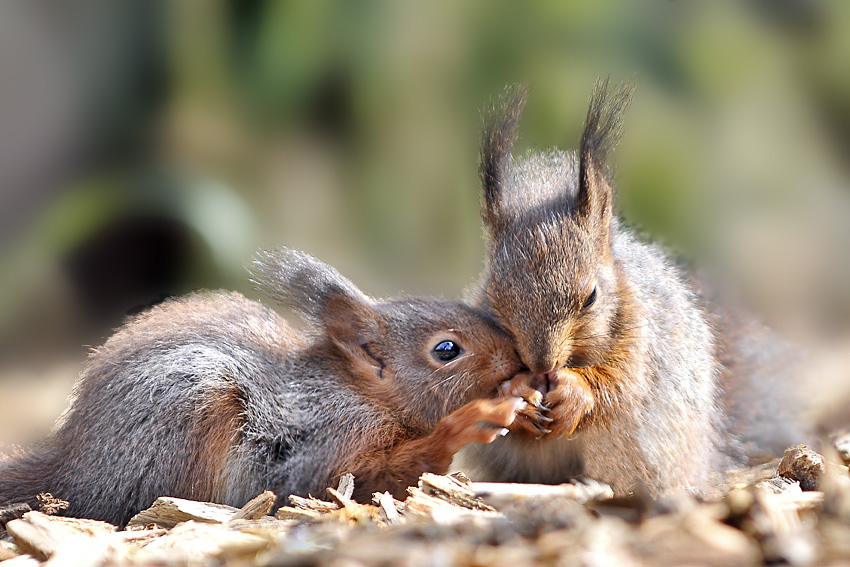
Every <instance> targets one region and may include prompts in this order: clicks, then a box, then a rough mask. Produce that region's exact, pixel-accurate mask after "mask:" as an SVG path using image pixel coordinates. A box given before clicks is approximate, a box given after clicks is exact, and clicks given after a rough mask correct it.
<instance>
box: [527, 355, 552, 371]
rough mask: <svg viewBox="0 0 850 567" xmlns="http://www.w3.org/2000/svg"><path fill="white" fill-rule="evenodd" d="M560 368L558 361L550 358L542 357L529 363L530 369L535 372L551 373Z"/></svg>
mask: <svg viewBox="0 0 850 567" xmlns="http://www.w3.org/2000/svg"><path fill="white" fill-rule="evenodd" d="M558 368H559V366H558V361H557V360H554V359H549V358H541V359H538V360H535V361H533V362H532V363H531V364H529V365H528V369H529V370H531V372H533V373H534V374H549V373H550V372H554V371H555V370H557V369H558Z"/></svg>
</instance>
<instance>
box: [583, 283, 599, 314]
mask: <svg viewBox="0 0 850 567" xmlns="http://www.w3.org/2000/svg"><path fill="white" fill-rule="evenodd" d="M594 303H596V287H595V286H594V288H593V291H591V292H590V295H588V296H587V299H585V300H584V305H582V306H581V308H582V309H587V308H588V307H590V306H591V305H593V304H594Z"/></svg>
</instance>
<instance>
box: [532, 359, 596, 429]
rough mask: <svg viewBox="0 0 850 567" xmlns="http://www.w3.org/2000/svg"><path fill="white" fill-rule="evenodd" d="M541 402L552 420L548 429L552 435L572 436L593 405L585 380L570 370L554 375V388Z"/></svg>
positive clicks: (591, 394)
mask: <svg viewBox="0 0 850 567" xmlns="http://www.w3.org/2000/svg"><path fill="white" fill-rule="evenodd" d="M543 401H544V402H545V403H546V404H547V405H548V406H549V412H548V414H547V415H548V416H549V417H550V418H551V419H552V423H550V424H549V429H551V430H552V434H553V435H572V434H573V432H574V431H575V430H576V428H577V427H578V426H579V424H580V423H581V420H582V418H584V417H585V416H586V415H588V414H589V413H590V412H591V411H592V410H593V406H594V404H595V402H594V398H593V393H592V391H591V389H590V386H589V385H588V383H587V381H586V380H585V378H584V377H583V376H582V375H580V374H579V373H577V372H574V371H572V370H566V369H562V370H559V371H558V372H557V374H556V375H555V387H554V388H553V389H552V390H551V391H549V392H548V393H547V394H546V395H545V396H544V397H543Z"/></svg>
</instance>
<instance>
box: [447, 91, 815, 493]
mask: <svg viewBox="0 0 850 567" xmlns="http://www.w3.org/2000/svg"><path fill="white" fill-rule="evenodd" d="M632 90H633V87H632V86H631V85H630V84H625V85H623V86H622V87H621V88H619V89H618V90H616V91H615V92H613V93H611V92H609V90H608V82H607V81H604V82H601V83H598V84H597V85H596V88H595V89H594V91H593V94H592V96H591V98H590V105H589V109H588V112H587V117H586V120H585V125H584V130H583V132H582V134H581V140H580V142H579V146H578V150H577V151H574V152H564V151H560V150H551V151H547V152H532V153H529V154H527V155H525V156H523V157H521V158H514V157H513V156H512V155H511V151H512V147H513V141H514V137H515V133H516V129H517V125H518V122H519V117H520V114H521V112H522V108H523V106H524V104H525V100H526V88H525V87H516V88H513V89H510V90H509V91H508V92H507V93H506V95H505V96H504V97H503V98H502V99H501V100H500V101H499V102H498V103H497V104H496V105H495V106H494V107H493V108H492V109H491V111H490V112H489V113H488V116H487V118H486V122H485V127H484V132H483V135H482V151H481V166H480V173H481V180H482V185H483V201H482V216H483V218H484V223H485V225H486V227H487V233H488V237H489V238H488V263H487V268H486V270H485V273H484V275H483V277H482V279H481V283H480V287H479V289H478V290H477V293H476V296H475V302H476V304H477V305H479V306H480V307H481V308H482V309H485V310H487V311H489V312H490V313H492V314H493V316H494V317H495V318H496V319H497V320H498V321H499V323H500V324H501V325H503V326H504V327H505V328H506V329H507V330H508V331H509V332H511V333H512V335H513V336H514V337H515V340H516V342H517V351H518V352H519V355H520V357H521V359H522V361H523V363H524V364H525V365H526V366H527V367H528V368H529V369H530V371H531V373H530V374H528V375H527V377H528V380H527V381H526V382H525V383H523V382H521V381H515V382H513V383H512V384H511V388H512V389H511V392H512V393H513V394H514V395H520V396H523V397H525V398H527V399H529V400H531V399H539V400H541V408H542V411H541V412H540V415H542V416H543V417H545V418H546V419H545V420H538V421H537V422H536V425H537V434H536V435H534V436H528V435H525V436H524V435H510V436H508V437H506V438H505V439H503V440H497V442H495V443H493V444H491V445H487V446H470V447H468V448H467V449H465V450H463V451H461V453H460V454H459V455H458V459H457V461H456V463H455V466H456V467H459V468H461V469H462V470H464V471H466V472H467V473H469V475H470V476H471V477H473V478H477V479H486V480H498V481H514V482H552V483H557V482H564V481H566V480H568V479H570V478H572V477H575V476H577V475H582V474H585V475H588V476H590V477H593V478H595V479H598V480H601V481H604V482H607V483H609V484H610V485H611V486H612V487H613V488H614V489H615V491H616V492H618V493H626V492H629V491H631V490H633V489H634V488H636V487H637V486H643V487H644V488H645V489H647V490H648V491H649V492H650V494H653V495H658V494H661V493H664V492H666V491H669V490H672V489H675V488H678V487H691V488H696V489H705V488H706V487H707V486H708V485H709V484H710V483H709V481H711V480H712V479H714V478H715V475H716V473H718V472H719V471H722V470H724V469H725V468H726V467H730V466H733V465H736V464H743V463H744V462H745V461H746V458H747V457H748V456H753V455H758V454H759V453H771V452H772V453H774V454H776V452H777V451H778V452H779V454H781V451H782V450H783V449H784V448H785V447H787V446H788V445H790V444H794V443H800V442H803V440H804V439H805V437H804V436H803V435H802V433H803V429H802V428H797V427H795V426H791V424H792V423H795V422H794V420H793V418H791V416H792V414H793V413H794V408H792V405H793V404H788V403H787V402H789V401H790V398H791V396H789V395H788V394H787V392H789V391H792V390H791V389H789V387H790V386H793V384H794V379H795V376H796V375H795V374H794V369H795V367H794V366H793V365H792V364H791V363H786V360H787V357H784V355H783V350H785V349H783V348H782V347H783V345H782V344H781V341H779V339H778V338H776V337H775V336H771V335H769V334H767V333H765V332H753V331H754V330H755V329H756V326H755V325H749V328H748V329H745V328H744V327H742V326H740V325H738V326H735V325H733V324H731V319H730V318H729V317H728V316H721V315H720V313H721V312H720V310H719V309H718V308H715V307H713V306H711V305H710V304H709V303H708V302H707V301H706V300H705V298H704V297H701V296H700V295H699V294H698V293H697V291H696V290H695V288H694V287H693V286H692V282H691V280H690V279H689V278H688V277H687V276H686V275H685V274H684V273H683V272H682V271H680V269H679V268H678V267H677V266H676V265H675V264H674V263H673V262H672V261H671V260H670V259H668V257H667V256H666V255H665V253H664V251H663V250H662V249H661V248H660V247H659V246H657V245H655V244H652V243H647V242H643V241H641V240H640V239H638V238H637V237H635V236H634V234H633V232H632V231H631V230H630V229H629V228H628V227H627V226H625V224H624V223H622V222H621V221H620V220H619V219H618V218H617V216H616V214H615V210H614V188H613V184H612V181H611V177H610V175H608V173H607V170H606V158H607V156H608V154H609V152H610V150H611V148H612V147H613V146H614V144H615V143H616V141H617V139H618V137H619V133H620V129H621V121H622V115H623V112H624V111H625V109H626V107H627V106H628V104H629V101H630V99H631V96H632ZM785 352H787V350H785Z"/></svg>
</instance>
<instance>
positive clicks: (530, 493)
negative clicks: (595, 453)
mask: <svg viewBox="0 0 850 567" xmlns="http://www.w3.org/2000/svg"><path fill="white" fill-rule="evenodd" d="M469 489H470V493H471V494H472V495H473V496H474V497H475V498H480V499H481V500H482V501H484V502H486V503H488V504H490V505H491V506H496V507H500V506H505V505H507V504H510V503H515V502H518V501H533V500H552V499H554V498H568V499H570V500H575V501H576V502H579V503H581V504H584V503H586V502H590V501H594V500H607V499H609V498H613V497H614V491H613V490H611V487H610V486H608V485H607V484H604V483H601V482H595V481H594V482H589V483H587V484H584V483H581V484H556V485H551V484H519V483H502V482H473V483H471V484H470V485H469Z"/></svg>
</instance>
